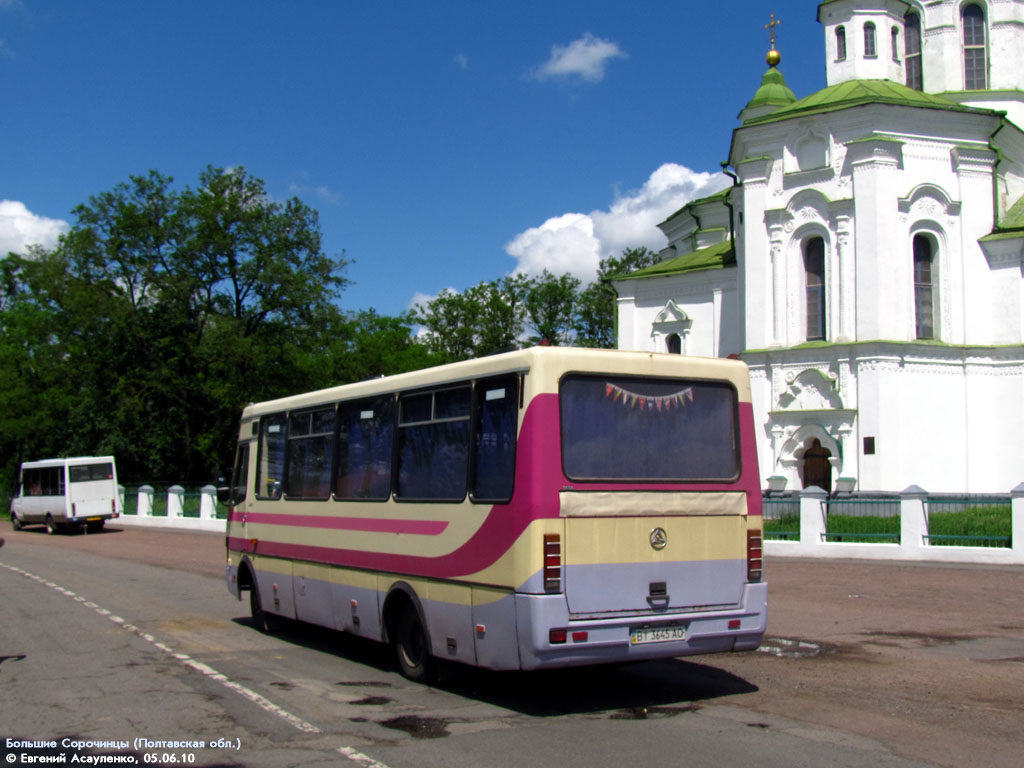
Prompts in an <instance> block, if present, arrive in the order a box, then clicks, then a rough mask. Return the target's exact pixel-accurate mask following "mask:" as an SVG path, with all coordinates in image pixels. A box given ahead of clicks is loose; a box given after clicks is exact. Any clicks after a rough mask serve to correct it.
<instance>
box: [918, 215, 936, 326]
mask: <svg viewBox="0 0 1024 768" xmlns="http://www.w3.org/2000/svg"><path fill="white" fill-rule="evenodd" d="M934 272H935V258H934V253H933V248H932V240H931V238H930V237H928V236H927V235H915V236H914V326H915V334H916V338H918V339H934V338H935V274H934Z"/></svg>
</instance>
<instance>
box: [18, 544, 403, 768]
mask: <svg viewBox="0 0 1024 768" xmlns="http://www.w3.org/2000/svg"><path fill="white" fill-rule="evenodd" d="M0 566H3V567H4V568H6V569H7V570H9V571H13V572H14V573H17V574H20V575H21V576H25V577H26V578H29V579H33V580H34V581H38V582H40V583H42V584H45V586H47V587H50V588H52V589H53V590H54V591H56V592H57V593H58V594H62V595H65V596H68V597H71V596H72V595H73V596H74V597H73V598H72V599H73V600H74V601H75V602H77V603H81V604H82V605H83V606H85V607H86V608H92V609H93V610H94V611H96V613H98V614H99V615H100V616H105V617H106V618H107V619H108V620H110V621H112V622H113V623H115V624H117V625H119V626H120V627H122V628H123V629H126V630H128V631H130V632H131V633H132V634H134V635H136V636H137V637H140V638H142V639H143V640H145V641H146V642H147V643H149V644H150V645H152V646H153V647H154V648H157V649H159V650H161V651H163V652H164V653H166V654H168V655H169V656H171V657H172V658H174V659H176V660H177V661H179V662H181V663H182V664H184V665H185V666H186V667H189V668H190V669H193V670H195V671H196V672H199V673H201V674H203V675H206V676H207V677H208V678H210V679H211V680H216V681H217V682H218V683H220V684H221V685H223V686H224V687H225V688H227V689H229V690H231V691H234V692H235V693H237V694H239V695H240V696H243V697H244V698H246V699H248V700H249V701H251V702H252V703H253V704H255V705H257V706H258V707H260V708H261V709H263V710H265V711H267V712H269V713H270V714H272V715H276V716H277V717H279V718H281V719H282V720H284V721H285V722H286V723H288V724H289V725H291V726H292V727H293V728H295V729H296V730H299V731H302V732H303V733H320V732H321V731H320V729H319V728H317V727H316V726H315V725H313V724H312V723H307V722H306V721H305V720H303V719H302V718H300V717H298V716H296V715H293V714H292V713H291V712H288V711H287V710H286V709H283V708H282V707H279V706H278V705H277V704H275V703H274V702H272V701H270V699H268V698H267V697H265V696H263V695H262V694H259V693H257V692H256V691H254V690H252V689H251V688H246V687H245V686H244V685H241V684H240V683H236V682H235V681H234V680H231V679H229V678H228V677H227V676H226V675H222V674H221V673H220V672H218V671H217V670H216V669H214V668H213V667H211V666H209V665H207V664H203V663H202V662H200V661H196V660H195V659H193V658H192V657H191V656H189V655H188V654H186V653H178V652H177V651H175V650H174V649H173V648H171V647H170V646H168V645H165V644H164V643H161V642H159V641H158V640H157V639H156V638H155V637H153V635H151V634H149V633H148V632H143V631H142V630H140V629H139V628H138V627H136V626H135V625H134V624H127V623H125V620H124V619H123V618H121V617H120V616H115V615H113V614H112V613H111V612H110V611H108V610H106V609H105V608H101V607H100V606H99V605H97V604H96V603H93V602H86V599H85V598H84V597H80V596H78V595H75V593H74V592H70V591H68V590H66V589H64V588H62V587H60V586H58V585H57V584H54V583H53V582H44V581H43V579H41V578H40V577H39V576H35V575H34V574H31V573H29V572H28V571H24V570H22V569H21V568H15V567H14V566H11V565H7V564H6V563H0ZM340 749H348V748H347V747H342V748H340ZM340 749H339V751H340ZM343 754H344V753H343ZM356 754H359V753H356ZM346 756H347V755H346ZM364 757H365V755H364ZM350 759H354V758H350ZM366 759H367V760H369V759H370V758H366ZM364 765H366V766H367V768H378V766H381V764H380V763H375V762H372V761H371V763H364ZM383 768H387V767H386V766H383Z"/></svg>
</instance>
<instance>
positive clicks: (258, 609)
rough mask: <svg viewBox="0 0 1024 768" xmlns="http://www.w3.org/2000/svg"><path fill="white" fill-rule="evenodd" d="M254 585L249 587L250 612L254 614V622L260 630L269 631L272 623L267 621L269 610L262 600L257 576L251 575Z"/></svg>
mask: <svg viewBox="0 0 1024 768" xmlns="http://www.w3.org/2000/svg"><path fill="white" fill-rule="evenodd" d="M250 581H251V583H252V586H251V587H249V613H250V614H252V623H253V625H254V626H255V627H256V629H258V630H259V631H260V632H269V631H270V623H269V622H268V621H267V612H266V611H264V610H263V603H262V602H261V600H260V587H259V584H257V583H256V577H255V576H250Z"/></svg>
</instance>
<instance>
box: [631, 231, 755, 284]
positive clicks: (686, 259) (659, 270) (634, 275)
mask: <svg viewBox="0 0 1024 768" xmlns="http://www.w3.org/2000/svg"><path fill="white" fill-rule="evenodd" d="M735 265H736V251H735V250H734V249H733V247H732V240H723V241H722V242H720V243H715V244H714V245H709V246H708V247H707V248H700V249H698V250H696V251H690V252H689V253H684V254H683V255H682V256H676V257H674V258H671V259H666V260H665V261H659V262H658V263H657V264H652V265H651V266H649V267H644V268H643V269H638V270H637V271H636V272H630V273H628V274H625V275H619V276H617V277H615V278H614V279H615V280H633V279H639V278H644V277H666V276H668V275H682V274H685V273H687V272H700V271H703V270H706V269H722V268H724V267H732V266H735Z"/></svg>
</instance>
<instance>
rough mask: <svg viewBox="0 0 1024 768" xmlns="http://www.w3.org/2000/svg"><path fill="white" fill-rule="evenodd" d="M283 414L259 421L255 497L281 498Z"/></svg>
mask: <svg viewBox="0 0 1024 768" xmlns="http://www.w3.org/2000/svg"><path fill="white" fill-rule="evenodd" d="M286 423H287V421H286V417H285V415H284V414H283V413H275V414H273V415H270V416H264V417H263V418H262V419H260V447H259V460H258V462H257V464H256V496H257V497H258V498H261V499H279V498H281V488H282V483H283V482H284V455H285V425H286Z"/></svg>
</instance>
